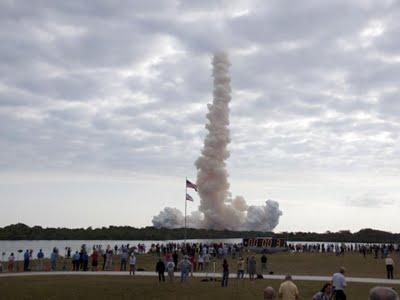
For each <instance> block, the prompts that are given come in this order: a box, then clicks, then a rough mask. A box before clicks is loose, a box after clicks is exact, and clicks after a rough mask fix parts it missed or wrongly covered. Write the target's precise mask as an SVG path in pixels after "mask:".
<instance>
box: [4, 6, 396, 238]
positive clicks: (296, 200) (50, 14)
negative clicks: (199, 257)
mask: <svg viewBox="0 0 400 300" xmlns="http://www.w3.org/2000/svg"><path fill="white" fill-rule="evenodd" d="M399 20H400V2H398V1H388V0H379V1H378V0H377V1H370V0H362V1H358V0H354V1H348V0H343V1H342V0H336V1H319V0H315V1H312V0H307V1H286V0H279V1H278V0H277V1H250V0H249V1H232V0H229V1H190V0H189V1H173V0H168V1H162V0H160V1H152V0H146V1H122V0H120V1H106V0H99V1H39V0H37V1H11V0H3V1H1V2H0V40H1V43H0V149H1V150H0V226H5V225H8V224H14V223H17V222H22V223H25V224H28V225H42V226H55V227H58V226H66V227H88V226H93V227H101V226H108V225H130V226H135V227H143V226H149V225H151V220H152V217H153V216H154V215H156V214H158V212H159V211H160V210H161V209H163V208H164V207H165V206H170V207H176V208H179V209H181V210H182V209H183V208H184V197H185V177H188V178H189V179H191V180H192V181H195V180H196V176H197V175H196V174H197V173H196V169H195V166H194V161H195V160H196V159H197V158H198V157H199V155H200V151H201V149H202V145H203V139H204V137H205V135H206V129H205V124H206V113H207V104H208V103H210V102H212V77H211V72H212V69H211V59H212V55H213V52H214V51H218V50H223V51H226V52H227V53H228V54H229V57H230V61H231V64H232V66H231V77H232V82H231V85H232V101H231V107H230V108H231V115H230V118H231V119H230V122H231V124H230V130H231V143H230V145H229V150H230V152H231V156H230V158H229V159H228V161H227V169H228V172H229V175H230V177H229V181H230V190H231V191H232V194H234V195H242V196H244V197H245V198H246V201H247V202H248V204H252V205H262V204H264V202H265V200H267V199H273V200H275V201H278V202H279V205H280V209H281V210H282V212H283V215H282V217H281V219H280V223H279V225H278V226H277V227H276V229H275V231H277V232H281V231H316V232H325V231H327V230H330V231H337V230H347V229H349V230H351V231H357V230H359V229H362V228H376V229H381V230H388V231H393V232H398V231H399V230H398V228H399V227H400V218H399V217H398V213H399V204H400V203H399V197H400V187H399V184H398V182H399V180H398V179H399V176H398V174H399V172H398V171H399V169H400V155H399V154H400V137H399V133H400V118H399V117H400V102H399V101H398V100H396V99H397V98H398V95H399V81H398V80H399V79H400V39H399V38H398V37H399V35H400V21H399ZM192 196H193V198H194V200H195V201H194V202H193V203H189V205H188V210H189V212H190V211H194V210H197V206H198V205H199V198H198V196H197V195H195V194H194V193H192Z"/></svg>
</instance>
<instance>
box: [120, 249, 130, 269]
mask: <svg viewBox="0 0 400 300" xmlns="http://www.w3.org/2000/svg"><path fill="white" fill-rule="evenodd" d="M127 260H128V251H127V250H126V248H125V247H124V248H122V254H121V264H120V268H119V270H120V271H126V261H127Z"/></svg>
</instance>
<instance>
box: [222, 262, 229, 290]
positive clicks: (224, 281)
mask: <svg viewBox="0 0 400 300" xmlns="http://www.w3.org/2000/svg"><path fill="white" fill-rule="evenodd" d="M228 278H229V265H228V262H227V261H226V259H224V262H223V263H222V282H221V286H222V287H227V286H228Z"/></svg>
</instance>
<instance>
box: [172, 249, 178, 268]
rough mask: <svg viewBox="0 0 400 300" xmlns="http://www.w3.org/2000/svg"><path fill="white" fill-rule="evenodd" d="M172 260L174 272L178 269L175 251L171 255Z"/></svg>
mask: <svg viewBox="0 0 400 300" xmlns="http://www.w3.org/2000/svg"><path fill="white" fill-rule="evenodd" d="M172 259H173V261H174V264H175V271H176V270H177V268H178V253H177V252H176V251H174V253H173V254H172Z"/></svg>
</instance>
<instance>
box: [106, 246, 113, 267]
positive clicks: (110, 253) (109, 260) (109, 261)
mask: <svg viewBox="0 0 400 300" xmlns="http://www.w3.org/2000/svg"><path fill="white" fill-rule="evenodd" d="M112 256H113V251H112V250H111V249H110V250H108V251H107V252H106V264H105V270H106V271H111V270H112Z"/></svg>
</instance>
